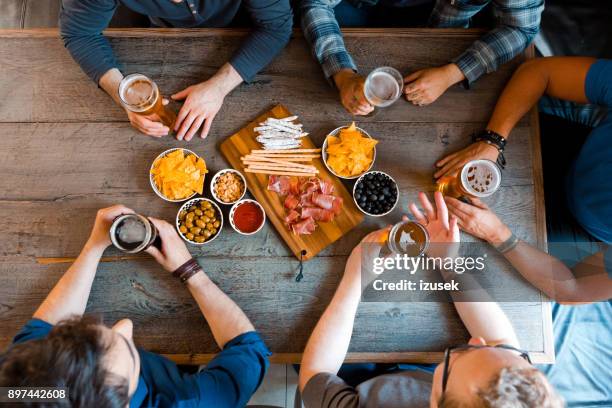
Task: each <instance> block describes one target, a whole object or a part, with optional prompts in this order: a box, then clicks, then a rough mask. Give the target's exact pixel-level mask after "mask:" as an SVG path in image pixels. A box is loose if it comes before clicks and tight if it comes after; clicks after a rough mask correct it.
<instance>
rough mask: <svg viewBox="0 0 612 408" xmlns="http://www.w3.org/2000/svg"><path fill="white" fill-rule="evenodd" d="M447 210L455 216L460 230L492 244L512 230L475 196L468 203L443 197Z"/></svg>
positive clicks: (498, 241) (504, 239) (495, 243)
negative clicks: (470, 202) (470, 203)
mask: <svg viewBox="0 0 612 408" xmlns="http://www.w3.org/2000/svg"><path fill="white" fill-rule="evenodd" d="M445 200H446V203H447V204H448V210H449V211H450V213H451V214H452V215H453V216H455V217H456V218H457V222H458V224H459V227H461V229H462V230H464V231H465V232H467V233H468V234H471V235H473V236H475V237H476V238H480V239H484V240H485V241H487V242H489V243H490V244H493V245H499V244H501V243H502V242H505V241H506V240H507V239H508V238H510V236H511V235H512V232H511V231H510V228H508V226H506V224H504V223H503V222H502V221H501V220H500V219H499V218H498V217H497V215H495V213H493V211H491V210H490V209H489V207H488V206H487V205H486V204H485V203H483V202H482V201H480V200H479V199H477V198H472V199H471V201H472V204H473V205H469V204H466V203H464V202H462V201H459V200H457V199H455V198H452V197H445Z"/></svg>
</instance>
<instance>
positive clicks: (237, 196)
mask: <svg viewBox="0 0 612 408" xmlns="http://www.w3.org/2000/svg"><path fill="white" fill-rule="evenodd" d="M246 187H247V186H246V179H245V178H244V176H243V175H242V173H240V172H239V171H238V170H234V169H223V170H219V171H218V172H217V174H215V175H214V177H213V178H212V180H211V181H210V193H211V194H212V196H213V198H214V199H215V200H217V201H218V202H219V203H221V204H228V205H232V204H235V203H236V202H238V201H239V200H241V199H242V197H244V194H245V193H246Z"/></svg>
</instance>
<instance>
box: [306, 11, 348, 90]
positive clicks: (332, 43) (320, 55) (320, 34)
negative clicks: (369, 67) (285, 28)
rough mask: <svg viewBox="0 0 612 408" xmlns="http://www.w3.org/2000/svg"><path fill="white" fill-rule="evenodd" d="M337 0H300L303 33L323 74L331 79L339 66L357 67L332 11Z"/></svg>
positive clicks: (338, 69)
mask: <svg viewBox="0 0 612 408" xmlns="http://www.w3.org/2000/svg"><path fill="white" fill-rule="evenodd" d="M339 3H340V0H333V1H324V0H304V1H302V2H301V3H300V11H301V14H302V17H301V24H302V31H303V32H304V37H305V38H306V41H307V42H308V44H309V45H310V48H311V50H312V53H313V55H314V56H315V58H316V59H317V61H319V64H321V68H323V73H324V74H325V78H327V79H330V80H331V79H332V77H334V75H335V74H337V73H338V72H339V71H341V70H351V71H357V66H356V65H355V63H354V62H353V58H351V56H350V54H349V53H348V51H347V50H346V48H345V46H344V40H343V39H342V33H341V32H340V26H339V25H338V21H337V20H336V16H335V15H334V7H336V6H337V5H338V4H339Z"/></svg>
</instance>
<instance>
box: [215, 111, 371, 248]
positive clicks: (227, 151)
mask: <svg viewBox="0 0 612 408" xmlns="http://www.w3.org/2000/svg"><path fill="white" fill-rule="evenodd" d="M287 116H291V113H290V112H289V111H288V110H287V108H285V107H284V106H282V105H276V106H275V107H274V108H272V109H271V110H269V111H268V112H266V113H264V114H263V115H261V116H260V117H258V118H257V119H255V120H254V121H253V122H251V123H249V124H248V125H247V126H246V127H244V128H243V129H242V130H240V131H239V132H238V133H236V134H234V135H232V136H230V137H228V138H227V139H226V140H225V141H224V142H223V143H221V146H220V150H221V153H222V154H223V156H225V158H226V159H227V161H228V162H229V163H230V165H231V166H232V167H233V168H235V169H236V170H239V171H241V172H242V174H244V176H245V177H246V180H247V187H248V189H249V191H250V192H251V194H252V195H253V197H254V198H255V199H256V200H257V201H259V203H260V204H261V205H262V206H263V208H264V210H265V211H266V216H267V217H268V220H269V221H270V222H272V224H273V225H274V227H275V228H276V230H277V231H278V233H279V234H280V235H281V237H282V238H283V240H284V241H285V242H286V243H287V245H288V246H289V248H290V249H291V251H292V252H293V254H294V255H295V256H296V257H297V258H298V259H300V254H301V252H302V250H304V251H306V253H305V254H304V256H303V259H304V260H309V259H312V258H313V257H314V256H316V255H317V254H318V253H319V252H320V251H321V250H322V249H324V248H325V247H327V246H328V245H330V244H331V243H333V242H335V241H336V240H338V239H339V238H340V237H342V236H343V235H344V234H346V233H347V232H349V231H350V230H351V229H353V228H354V227H355V226H357V225H359V224H360V223H361V222H362V221H363V218H364V215H363V213H362V212H361V211H359V209H358V208H357V206H356V205H355V202H354V201H353V196H352V195H351V194H350V193H349V192H348V191H347V189H346V187H344V184H342V182H341V181H340V179H338V178H337V177H336V176H334V175H333V174H331V173H330V172H329V170H327V168H326V167H325V165H324V164H323V161H322V159H320V158H319V159H314V160H313V161H312V164H313V165H314V166H315V167H316V168H317V169H318V170H319V174H318V177H319V178H321V179H323V180H329V181H331V182H332V183H333V184H334V194H335V195H337V196H340V197H342V200H343V201H344V205H343V207H342V213H341V214H340V215H338V216H336V217H335V218H334V220H333V221H332V222H317V228H316V230H315V231H314V232H313V233H312V234H310V235H296V234H294V233H293V232H291V231H290V230H289V228H288V227H287V225H286V224H285V222H284V218H285V215H286V213H285V207H284V205H283V200H282V199H281V196H280V195H278V194H277V193H275V192H273V191H268V189H267V187H268V175H267V174H254V173H245V172H244V166H243V164H242V161H241V160H240V158H241V157H242V156H245V155H247V154H249V153H250V152H251V150H253V149H261V148H262V147H261V144H260V143H259V142H257V140H255V132H254V131H253V128H254V127H256V126H257V125H258V124H259V123H260V122H263V121H264V120H266V119H267V118H269V117H274V118H279V119H280V118H285V117H287ZM298 121H299V119H298ZM304 129H305V130H306V131H308V124H307V123H304ZM316 147H317V146H315V145H314V144H313V143H312V140H310V138H309V137H308V136H306V137H303V138H302V148H316Z"/></svg>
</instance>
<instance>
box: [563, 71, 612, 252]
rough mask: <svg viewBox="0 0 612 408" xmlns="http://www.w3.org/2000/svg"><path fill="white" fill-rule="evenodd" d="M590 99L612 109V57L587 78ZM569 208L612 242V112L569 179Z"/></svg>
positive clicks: (588, 227)
mask: <svg viewBox="0 0 612 408" xmlns="http://www.w3.org/2000/svg"><path fill="white" fill-rule="evenodd" d="M585 93H586V96H587V99H588V100H589V102H591V103H593V104H596V105H600V106H604V107H607V108H612V60H598V61H596V62H595V63H594V64H593V65H592V66H591V68H590V69H589V72H588V74H587V77H586V81H585ZM567 193H568V203H569V208H570V211H571V212H572V214H573V215H574V217H575V218H576V219H577V220H578V222H579V223H580V224H581V225H582V227H583V228H584V229H585V230H586V231H587V232H588V233H589V234H591V235H592V236H594V237H595V238H597V239H599V240H601V241H603V242H605V243H607V244H612V115H610V114H608V116H607V117H606V118H605V119H604V120H603V121H602V122H601V123H600V124H599V125H598V126H597V127H596V128H594V129H593V131H592V132H591V134H590V135H589V137H588V138H587V140H586V142H585V143H584V145H583V147H582V149H581V151H580V154H579V155H578V158H577V159H576V162H575V163H574V165H573V166H572V168H571V169H570V172H569V175H568V179H567Z"/></svg>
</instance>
